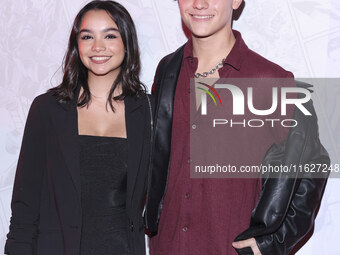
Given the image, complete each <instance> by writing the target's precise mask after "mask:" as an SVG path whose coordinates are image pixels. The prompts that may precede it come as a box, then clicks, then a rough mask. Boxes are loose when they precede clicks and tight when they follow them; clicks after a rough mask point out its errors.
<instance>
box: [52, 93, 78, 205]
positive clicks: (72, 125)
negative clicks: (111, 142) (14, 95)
mask: <svg viewBox="0 0 340 255" xmlns="http://www.w3.org/2000/svg"><path fill="white" fill-rule="evenodd" d="M77 94H78V93H76V95H77ZM76 98H78V95H77V96H76ZM77 115H78V113H77V105H76V102H70V103H68V104H60V103H57V104H56V107H55V108H53V112H52V114H51V116H52V120H53V124H54V126H55V129H56V133H57V135H58V139H59V142H60V147H61V151H62V153H63V156H64V160H65V163H66V165H67V167H68V170H69V172H70V175H71V178H72V180H73V183H74V186H75V190H76V191H77V194H78V198H79V200H80V187H81V185H80V169H79V167H80V166H79V160H80V159H79V142H78V117H77Z"/></svg>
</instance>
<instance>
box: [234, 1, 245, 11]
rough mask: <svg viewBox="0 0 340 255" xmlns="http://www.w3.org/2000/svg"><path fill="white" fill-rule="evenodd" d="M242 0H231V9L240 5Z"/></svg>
mask: <svg viewBox="0 0 340 255" xmlns="http://www.w3.org/2000/svg"><path fill="white" fill-rule="evenodd" d="M242 1H243V0H233V9H234V10H237V9H238V7H240V5H241V4H242Z"/></svg>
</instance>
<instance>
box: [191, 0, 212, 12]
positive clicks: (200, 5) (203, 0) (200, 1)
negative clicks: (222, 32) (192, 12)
mask: <svg viewBox="0 0 340 255" xmlns="http://www.w3.org/2000/svg"><path fill="white" fill-rule="evenodd" d="M193 7H194V8H195V9H198V10H201V9H207V8H208V7H209V1H208V0H195V1H194V3H193Z"/></svg>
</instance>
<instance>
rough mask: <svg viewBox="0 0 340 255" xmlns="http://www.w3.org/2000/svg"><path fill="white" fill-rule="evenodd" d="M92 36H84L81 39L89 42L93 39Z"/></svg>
mask: <svg viewBox="0 0 340 255" xmlns="http://www.w3.org/2000/svg"><path fill="white" fill-rule="evenodd" d="M91 38H92V36H89V35H84V36H82V37H81V39H82V40H88V39H91Z"/></svg>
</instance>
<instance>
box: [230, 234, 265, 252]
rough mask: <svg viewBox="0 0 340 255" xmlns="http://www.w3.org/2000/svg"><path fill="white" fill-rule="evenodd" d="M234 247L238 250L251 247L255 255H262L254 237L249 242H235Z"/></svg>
mask: <svg viewBox="0 0 340 255" xmlns="http://www.w3.org/2000/svg"><path fill="white" fill-rule="evenodd" d="M232 245H233V247H234V248H237V249H242V248H245V247H250V248H251V249H252V251H253V253H254V255H262V254H261V252H260V250H259V247H257V244H256V240H255V238H254V237H253V238H250V239H247V240H243V241H238V242H233V243H232Z"/></svg>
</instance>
